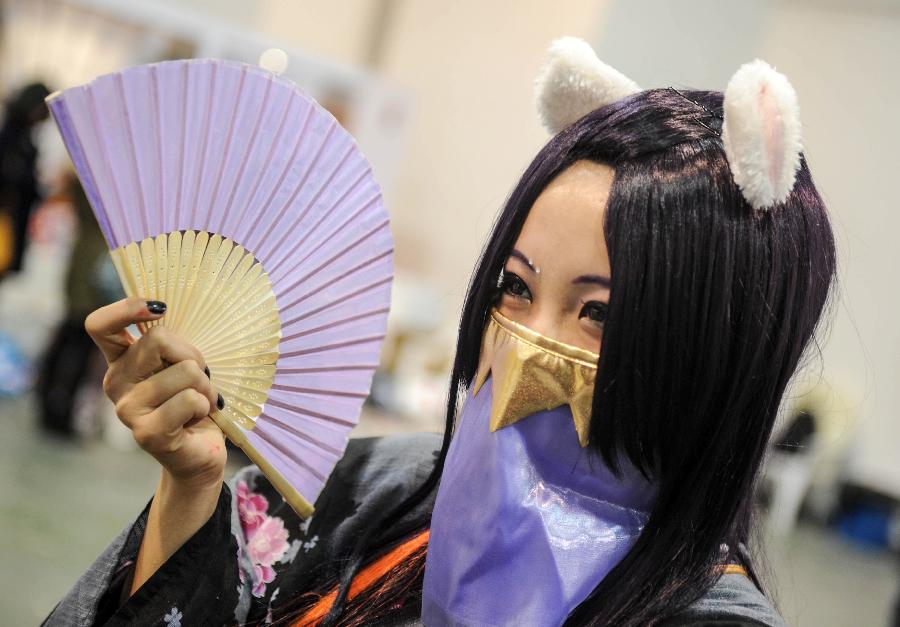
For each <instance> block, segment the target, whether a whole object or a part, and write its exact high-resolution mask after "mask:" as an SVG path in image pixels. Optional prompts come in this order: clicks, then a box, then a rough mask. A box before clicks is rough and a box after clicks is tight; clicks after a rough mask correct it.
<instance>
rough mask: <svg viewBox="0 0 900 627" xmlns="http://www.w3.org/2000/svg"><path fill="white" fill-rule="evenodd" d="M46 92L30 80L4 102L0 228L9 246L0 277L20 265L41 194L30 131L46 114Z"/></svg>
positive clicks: (0, 134)
mask: <svg viewBox="0 0 900 627" xmlns="http://www.w3.org/2000/svg"><path fill="white" fill-rule="evenodd" d="M49 94H50V90H49V89H47V87H46V86H45V85H44V84H43V83H32V84H30V85H26V86H25V87H23V88H22V89H21V90H19V91H17V92H16V93H14V94H13V95H12V96H11V97H10V98H9V100H8V101H7V104H6V112H5V117H4V119H3V126H2V127H0V228H5V229H6V235H4V236H3V239H4V240H5V241H6V242H7V246H8V247H9V248H8V249H7V254H6V255H4V256H5V257H6V263H5V264H3V265H2V266H0V279H2V278H3V276H4V275H5V274H7V273H13V272H19V271H20V270H21V269H22V263H23V259H24V257H25V250H26V249H27V246H28V220H29V218H30V217H31V211H32V209H33V208H34V207H35V205H36V204H37V202H38V201H39V200H40V197H41V194H40V187H39V184H38V176H37V159H38V149H37V146H35V143H34V137H33V132H34V129H35V127H36V126H37V125H38V124H40V123H41V122H43V121H44V120H46V119H47V117H48V116H49V115H50V113H49V111H48V110H47V105H46V104H44V98H46V97H47V96H48V95H49ZM4 225H5V226H4Z"/></svg>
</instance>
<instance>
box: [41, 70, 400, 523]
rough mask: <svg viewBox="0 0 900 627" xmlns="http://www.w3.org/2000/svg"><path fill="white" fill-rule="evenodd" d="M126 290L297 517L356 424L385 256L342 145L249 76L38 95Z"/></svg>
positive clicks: (316, 116) (95, 86) (201, 74)
mask: <svg viewBox="0 0 900 627" xmlns="http://www.w3.org/2000/svg"><path fill="white" fill-rule="evenodd" d="M48 104H49V106H50V110H51V112H52V113H53V117H54V118H55V120H56V123H57V125H58V126H59V128H60V131H61V132H62V136H63V139H64V141H65V144H66V147H67V148H68V150H69V154H70V155H71V157H72V160H73V162H74V163H75V168H76V170H77V172H78V175H79V177H80V179H81V182H82V184H83V185H84V188H85V191H86V193H87V195H88V198H89V199H90V202H91V205H92V206H93V208H94V212H95V213H96V216H97V220H98V222H99V223H100V226H101V228H102V229H103V233H104V235H105V236H106V239H107V242H108V243H109V246H110V249H111V255H112V258H113V261H114V262H115V266H116V268H117V270H118V273H119V277H120V278H121V280H122V283H123V285H124V287H125V291H126V293H127V294H129V295H131V296H140V297H143V298H147V299H153V300H162V301H164V302H166V303H167V304H168V305H169V308H168V311H167V314H166V316H165V317H163V318H162V319H161V320H159V321H156V322H152V323H149V324H148V325H147V326H146V327H144V328H142V329H141V331H142V332H146V331H148V330H149V328H150V327H151V326H153V325H155V324H158V325H162V326H164V327H168V328H170V329H171V330H173V331H175V332H177V333H179V334H180V335H182V336H183V337H185V338H186V339H187V340H189V341H190V342H192V343H193V344H194V345H195V346H196V347H197V348H198V349H199V350H200V351H201V352H202V353H203V355H204V357H205V358H206V360H207V366H208V367H209V369H210V372H211V373H212V374H211V376H212V381H213V384H214V385H215V387H216V389H217V390H218V391H219V392H221V394H222V396H223V397H224V398H225V402H226V404H225V409H224V410H222V411H215V410H214V411H213V413H212V418H213V419H214V420H215V422H216V424H218V425H219V427H221V429H222V430H223V431H224V432H225V433H226V434H227V435H228V437H229V438H230V439H231V440H232V441H233V442H235V443H236V444H237V445H238V446H240V447H241V448H242V449H243V450H244V451H245V452H246V453H247V454H248V455H249V456H250V458H251V459H252V460H253V461H254V462H255V463H256V464H258V465H259V467H260V468H261V469H262V470H263V471H264V472H265V473H266V475H267V476H268V477H269V479H270V480H271V481H272V482H273V484H274V485H275V486H276V487H277V488H278V490H279V491H280V492H281V494H282V495H283V496H284V497H285V499H286V500H287V501H288V502H290V504H291V505H292V506H293V507H294V509H296V510H297V512H298V513H300V514H301V515H304V516H308V515H309V514H311V513H312V503H314V502H315V500H316V498H317V496H318V494H319V492H320V491H321V489H322V486H323V485H324V483H325V480H326V478H327V477H328V475H329V474H330V473H331V471H332V469H333V468H334V465H335V463H336V462H337V460H338V459H339V458H340V457H341V455H342V454H343V452H344V449H345V447H346V443H347V437H348V433H349V431H350V430H351V429H352V428H353V426H354V425H355V424H356V423H357V421H358V420H359V413H360V409H361V406H362V403H363V401H364V400H365V398H366V397H367V396H368V393H369V387H370V385H371V381H372V374H373V371H374V369H375V367H376V365H377V363H378V353H379V350H380V347H381V342H382V339H383V337H384V333H385V325H386V318H387V313H388V305H389V300H390V286H391V276H392V259H391V255H392V250H393V244H392V240H391V235H390V230H389V226H388V218H387V214H386V213H385V210H384V207H383V205H382V201H381V192H380V189H379V187H378V185H377V184H376V182H375V181H374V180H373V178H372V174H371V168H370V166H369V164H368V162H367V161H366V159H365V158H364V157H363V155H362V154H361V153H360V151H359V149H358V148H357V146H356V143H355V142H354V140H353V138H352V137H351V136H350V135H349V134H348V133H347V132H346V131H345V130H344V129H342V128H341V127H340V126H339V125H338V123H337V122H336V121H335V119H334V118H333V117H332V116H331V115H330V114H329V113H328V112H326V111H325V110H324V109H322V108H321V107H320V106H319V105H317V104H316V103H315V102H314V101H313V100H311V99H310V98H308V97H307V96H305V95H303V94H302V93H301V92H300V91H299V90H298V88H297V87H296V86H295V85H293V84H292V83H291V82H289V81H287V80H285V79H283V78H280V77H278V76H276V75H274V74H272V73H270V72H268V71H266V70H263V69H262V68H257V67H253V66H249V65H244V64H238V63H231V62H223V61H215V60H190V61H172V62H165V63H158V64H152V65H145V66H139V67H134V68H129V69H126V70H124V71H122V72H118V73H115V74H109V75H106V76H102V77H100V78H98V79H96V80H94V81H93V82H91V83H89V84H87V85H83V86H79V87H74V88H71V89H67V90H65V91H63V92H60V93H56V94H54V95H52V96H50V98H48Z"/></svg>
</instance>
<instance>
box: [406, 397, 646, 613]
mask: <svg viewBox="0 0 900 627" xmlns="http://www.w3.org/2000/svg"><path fill="white" fill-rule="evenodd" d="M490 412H491V386H490V385H488V384H486V385H484V387H483V388H482V389H481V390H480V391H479V393H478V394H477V395H475V396H472V395H470V396H469V398H468V399H467V400H466V403H465V406H464V407H463V410H462V413H461V415H460V418H459V422H458V426H457V431H456V434H455V435H454V438H453V442H452V443H451V445H450V450H449V452H448V455H447V461H446V467H445V469H444V473H443V476H442V478H441V485H440V489H439V491H438V496H437V501H436V503H435V508H434V514H433V515H432V519H431V538H430V540H429V546H428V557H427V562H426V567H425V583H424V590H423V598H422V620H423V622H424V623H425V625H426V626H427V627H437V626H442V625H467V626H469V625H479V626H488V625H498V626H499V625H529V626H538V625H559V624H561V623H562V622H563V621H564V620H565V618H566V616H567V615H568V614H569V612H570V611H571V610H572V609H573V608H575V607H576V606H577V605H578V604H579V603H580V602H581V601H582V600H584V598H585V597H587V595H588V594H589V593H590V592H591V590H593V588H594V587H595V586H596V585H597V584H598V583H599V582H600V581H601V580H602V579H603V577H604V576H605V575H606V574H607V573H608V572H609V571H610V570H611V569H612V568H613V566H615V564H616V563H618V561H619V560H620V559H622V557H623V556H624V555H625V554H626V553H627V551H628V549H629V548H630V547H631V546H632V544H633V543H634V541H635V540H636V539H637V537H638V535H639V533H640V531H641V529H642V528H643V526H644V523H645V522H646V520H647V518H648V516H649V510H650V508H651V507H652V505H653V502H654V499H655V495H656V488H655V486H654V485H653V484H650V483H648V482H646V481H645V480H644V479H643V478H642V477H641V475H640V473H638V472H637V471H636V470H634V469H633V468H632V467H630V466H629V465H628V464H627V462H625V463H624V464H623V466H624V468H625V471H624V472H625V474H624V477H623V479H622V480H619V479H617V478H616V477H615V476H614V475H613V474H612V473H611V472H610V471H609V469H608V468H607V467H606V466H605V465H604V464H603V463H602V461H601V459H600V458H599V456H598V455H596V454H593V453H591V452H590V449H587V448H582V447H581V446H580V445H579V443H578V436H577V434H576V432H575V426H574V423H573V420H572V413H571V410H570V409H569V407H568V406H562V407H558V408H556V409H553V410H550V411H544V412H540V413H537V414H533V415H531V416H528V417H527V418H524V419H522V420H520V421H518V422H517V423H515V424H513V425H511V426H509V427H505V428H503V429H500V430H498V431H496V432H494V433H491V432H490V430H489V426H488V423H489V420H490Z"/></svg>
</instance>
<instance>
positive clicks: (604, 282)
mask: <svg viewBox="0 0 900 627" xmlns="http://www.w3.org/2000/svg"><path fill="white" fill-rule="evenodd" d="M572 283H596V284H597V285H599V286H600V287H605V288H609V287H611V286H612V282H611V281H610V280H609V277H606V276H600V275H599V274H582V275H581V276H579V277H575V278H574V279H572Z"/></svg>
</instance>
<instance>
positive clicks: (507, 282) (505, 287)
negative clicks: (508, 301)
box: [499, 270, 532, 302]
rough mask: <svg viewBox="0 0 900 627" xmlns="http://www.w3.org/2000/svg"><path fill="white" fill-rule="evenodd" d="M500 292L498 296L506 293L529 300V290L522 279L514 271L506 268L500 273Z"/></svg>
mask: <svg viewBox="0 0 900 627" xmlns="http://www.w3.org/2000/svg"><path fill="white" fill-rule="evenodd" d="M499 291H500V294H499V296H501V297H502V296H503V295H508V296H511V297H513V298H516V299H522V300H527V301H528V302H531V299H532V297H531V290H529V289H528V284H527V283H525V281H524V279H522V277H520V276H519V275H518V274H516V273H514V272H507V271H506V270H504V271H503V273H502V274H501V275H500V290H499Z"/></svg>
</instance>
